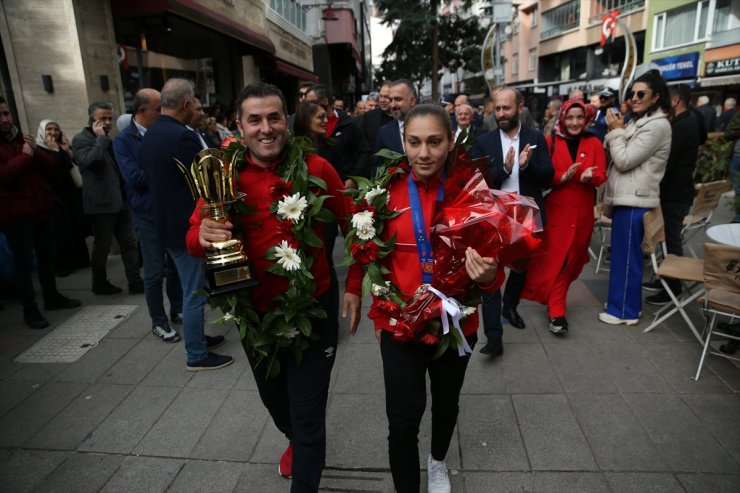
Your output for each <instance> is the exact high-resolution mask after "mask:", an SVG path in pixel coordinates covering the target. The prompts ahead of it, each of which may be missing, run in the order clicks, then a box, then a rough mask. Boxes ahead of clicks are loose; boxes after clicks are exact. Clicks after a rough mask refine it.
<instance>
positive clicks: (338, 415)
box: [263, 394, 429, 469]
mask: <svg viewBox="0 0 740 493" xmlns="http://www.w3.org/2000/svg"><path fill="white" fill-rule="evenodd" d="M326 423H327V430H328V431H327V437H326V464H327V466H330V467H340V468H344V467H346V468H360V467H361V468H367V469H388V468H389V466H388V439H387V437H388V420H387V418H386V416H385V396H384V395H383V394H335V395H333V396H332V397H331V399H330V401H329V406H328V408H327V416H326ZM271 426H272V427H273V428H274V425H271ZM421 426H426V425H425V423H424V422H423V421H422V425H421ZM263 438H264V437H263ZM283 448H284V446H283ZM419 449H420V452H419V453H420V454H421V453H422V452H421V450H426V451H427V452H426V453H428V450H429V445H428V439H425V438H424V437H423V434H422V433H419ZM282 452H283V451H282V450H280V452H279V453H278V455H277V456H273V457H272V459H271V461H272V462H277V460H278V458H279V457H280V454H282ZM424 457H426V455H424ZM267 462H270V460H268V461H267Z"/></svg>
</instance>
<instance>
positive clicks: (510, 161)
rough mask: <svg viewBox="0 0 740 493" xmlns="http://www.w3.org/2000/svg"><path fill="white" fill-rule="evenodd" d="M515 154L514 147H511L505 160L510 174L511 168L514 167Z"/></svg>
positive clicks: (505, 165)
mask: <svg viewBox="0 0 740 493" xmlns="http://www.w3.org/2000/svg"><path fill="white" fill-rule="evenodd" d="M514 155H515V154H514V148H513V147H509V152H507V153H506V159H505V160H504V167H505V168H506V172H507V173H508V174H511V170H512V169H514Z"/></svg>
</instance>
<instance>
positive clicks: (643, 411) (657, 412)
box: [624, 394, 740, 473]
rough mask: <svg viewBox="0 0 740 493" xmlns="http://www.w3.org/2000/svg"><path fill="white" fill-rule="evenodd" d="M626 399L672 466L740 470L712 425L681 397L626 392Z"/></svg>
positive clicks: (692, 469)
mask: <svg viewBox="0 0 740 493" xmlns="http://www.w3.org/2000/svg"><path fill="white" fill-rule="evenodd" d="M624 399H625V400H626V401H627V403H628V404H629V405H630V407H631V408H632V410H633V411H634V413H635V415H636V416H637V419H639V420H640V423H641V424H642V426H643V428H644V429H645V431H646V432H647V434H648V435H649V436H650V439H651V440H652V442H653V443H654V444H655V446H656V447H657V448H658V450H660V452H661V453H662V455H663V458H664V459H665V461H666V462H667V463H668V466H669V467H670V468H671V470H673V471H675V472H725V473H726V472H740V465H738V463H737V462H736V461H735V460H733V459H732V457H730V455H729V454H728V453H727V452H726V451H725V450H724V449H723V448H722V446H721V445H720V444H719V443H717V441H716V440H715V438H714V437H713V436H712V435H711V433H710V432H709V429H708V428H707V427H706V426H705V425H704V424H703V423H702V422H701V421H700V420H699V418H697V417H696V415H695V414H694V413H693V412H692V411H691V409H689V407H688V406H687V405H686V403H685V402H684V401H682V400H681V398H680V397H678V396H676V395H671V394H656V395H651V394H625V395H624Z"/></svg>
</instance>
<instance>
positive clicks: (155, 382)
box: [139, 347, 195, 388]
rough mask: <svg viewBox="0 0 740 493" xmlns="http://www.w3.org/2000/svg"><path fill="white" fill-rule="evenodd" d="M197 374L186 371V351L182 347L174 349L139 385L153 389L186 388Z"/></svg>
mask: <svg viewBox="0 0 740 493" xmlns="http://www.w3.org/2000/svg"><path fill="white" fill-rule="evenodd" d="M193 375H195V373H193V372H189V371H187V370H186V369H185V350H184V349H182V348H180V347H174V348H172V351H170V352H169V353H167V354H166V355H165V356H164V357H163V358H162V359H161V360H159V362H158V363H157V366H155V367H154V368H152V371H150V372H149V374H148V375H147V376H146V377H144V380H142V381H141V382H140V383H139V385H151V386H153V387H180V388H182V387H184V386H185V385H186V384H187V383H188V382H189V381H190V379H191V378H193Z"/></svg>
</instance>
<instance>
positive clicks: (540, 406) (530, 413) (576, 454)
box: [512, 394, 596, 471]
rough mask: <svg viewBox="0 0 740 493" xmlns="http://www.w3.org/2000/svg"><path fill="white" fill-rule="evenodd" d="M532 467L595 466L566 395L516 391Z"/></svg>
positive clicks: (539, 468)
mask: <svg viewBox="0 0 740 493" xmlns="http://www.w3.org/2000/svg"><path fill="white" fill-rule="evenodd" d="M512 400H513V402H514V409H515V411H516V414H517V417H518V419H519V424H520V429H521V433H522V436H523V437H524V445H525V447H526V449H527V454H528V456H529V462H530V464H531V465H532V469H533V470H554V471H568V470H571V471H578V470H595V469H596V462H595V461H594V457H593V455H592V453H591V449H590V448H589V445H588V442H587V441H586V438H585V437H584V436H583V433H581V430H580V428H579V426H578V423H577V421H576V417H575V415H574V414H573V411H572V410H571V408H570V405H569V403H568V400H567V398H566V397H565V395H561V394H557V395H531V394H528V395H513V396H512Z"/></svg>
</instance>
